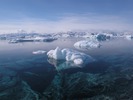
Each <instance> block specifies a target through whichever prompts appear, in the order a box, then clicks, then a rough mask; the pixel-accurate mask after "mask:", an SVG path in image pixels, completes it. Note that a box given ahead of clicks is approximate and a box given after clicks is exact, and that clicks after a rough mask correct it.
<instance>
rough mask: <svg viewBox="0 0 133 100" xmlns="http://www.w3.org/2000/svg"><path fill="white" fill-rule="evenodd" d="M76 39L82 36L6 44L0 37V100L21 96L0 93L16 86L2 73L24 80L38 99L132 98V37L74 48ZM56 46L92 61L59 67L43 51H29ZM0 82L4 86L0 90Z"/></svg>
mask: <svg viewBox="0 0 133 100" xmlns="http://www.w3.org/2000/svg"><path fill="white" fill-rule="evenodd" d="M80 40H84V39H83V38H63V39H58V40H55V41H52V42H23V43H8V41H6V40H1V41H0V81H1V83H0V100H21V99H20V98H21V96H20V97H19V96H17V97H15V96H12V95H10V96H9V97H10V98H8V97H4V96H7V95H6V94H5V95H2V94H3V91H4V93H6V92H7V94H8V92H9V90H10V89H12V88H14V87H15V86H16V85H12V84H8V83H9V82H10V80H8V81H6V79H5V80H4V78H5V77H4V75H5V76H13V77H15V78H16V77H17V80H19V81H23V82H25V83H26V84H27V85H28V86H29V88H30V89H31V90H32V91H34V93H36V94H37V95H39V96H38V98H39V99H40V100H65V99H66V100H67V99H68V100H69V99H70V100H73V99H75V98H86V100H87V98H90V100H96V98H103V99H102V100H104V99H105V98H109V99H112V100H117V99H122V100H128V99H131V100H133V99H132V95H131V92H132V91H133V89H132V88H131V87H132V83H133V40H127V39H124V38H114V39H111V40H107V41H101V42H100V43H101V46H100V47H99V48H90V49H76V48H75V47H74V46H73V45H74V43H75V42H77V41H80ZM57 46H58V47H60V48H70V49H74V50H77V51H80V52H83V53H85V54H88V55H90V56H92V57H93V58H94V59H96V61H95V62H93V63H90V64H87V65H86V66H84V67H77V66H75V67H71V66H70V65H65V66H61V64H62V62H57V61H52V62H51V61H50V60H49V59H48V57H47V55H46V53H45V54H38V55H34V54H32V52H33V51H37V50H45V51H47V52H48V51H49V50H51V49H55V48H56V47H57ZM10 78H11V77H10ZM90 79H91V80H90ZM11 81H13V80H11ZM2 82H3V83H2ZM4 82H5V83H4ZM13 82H14V81H13ZM83 83H84V84H83ZM122 83H123V84H122ZM3 84H5V87H6V88H3V89H1V88H2V86H4V85H3ZM8 86H10V87H8ZM127 86H128V87H127ZM66 87H67V88H66ZM116 88H117V89H116ZM62 91H63V92H62ZM68 91H69V93H68ZM75 91H76V92H75ZM10 92H11V91H10ZM10 92H9V93H10ZM19 92H20V93H21V90H20V91H19V90H16V94H17V93H19ZM18 95H20V94H18ZM1 98H2V99H1ZM3 98H4V99H3ZM11 98H12V99H11ZM14 98H16V99H14ZM29 98H30V97H29ZM22 100H26V99H22ZM27 100H30V99H27ZM33 100H36V99H33ZM98 100H99V99H98Z"/></svg>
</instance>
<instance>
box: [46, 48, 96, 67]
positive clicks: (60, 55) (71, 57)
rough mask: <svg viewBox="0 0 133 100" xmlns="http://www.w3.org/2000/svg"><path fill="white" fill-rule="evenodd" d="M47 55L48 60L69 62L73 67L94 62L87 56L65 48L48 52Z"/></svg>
mask: <svg viewBox="0 0 133 100" xmlns="http://www.w3.org/2000/svg"><path fill="white" fill-rule="evenodd" d="M47 55H48V57H49V58H52V59H55V60H65V61H70V62H73V63H74V64H75V65H82V64H86V63H89V62H93V61H94V59H93V58H92V57H91V56H89V55H87V54H84V53H81V52H78V51H75V50H72V49H67V48H65V49H60V48H59V47H57V48H56V49H55V50H50V51H49V52H48V53H47Z"/></svg>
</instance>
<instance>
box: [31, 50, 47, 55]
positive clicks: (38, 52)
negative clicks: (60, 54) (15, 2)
mask: <svg viewBox="0 0 133 100" xmlns="http://www.w3.org/2000/svg"><path fill="white" fill-rule="evenodd" d="M44 53H46V51H44V50H37V51H33V52H32V54H44Z"/></svg>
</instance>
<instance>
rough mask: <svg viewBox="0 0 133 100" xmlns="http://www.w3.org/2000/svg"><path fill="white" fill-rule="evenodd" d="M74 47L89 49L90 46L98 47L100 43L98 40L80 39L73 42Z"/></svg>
mask: <svg viewBox="0 0 133 100" xmlns="http://www.w3.org/2000/svg"><path fill="white" fill-rule="evenodd" d="M74 47H75V48H81V49H90V48H99V47H100V43H99V42H98V41H90V40H82V41H78V42H76V43H75V44H74Z"/></svg>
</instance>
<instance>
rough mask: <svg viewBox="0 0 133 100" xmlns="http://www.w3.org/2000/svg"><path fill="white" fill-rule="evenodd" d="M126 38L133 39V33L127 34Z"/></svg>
mask: <svg viewBox="0 0 133 100" xmlns="http://www.w3.org/2000/svg"><path fill="white" fill-rule="evenodd" d="M125 38H126V39H127V40H132V39H133V36H132V35H125Z"/></svg>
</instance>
